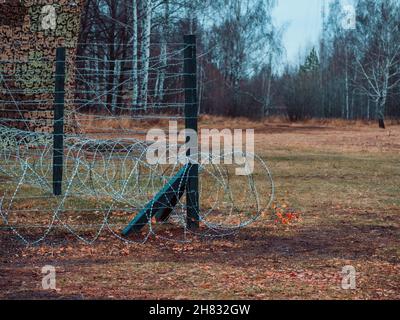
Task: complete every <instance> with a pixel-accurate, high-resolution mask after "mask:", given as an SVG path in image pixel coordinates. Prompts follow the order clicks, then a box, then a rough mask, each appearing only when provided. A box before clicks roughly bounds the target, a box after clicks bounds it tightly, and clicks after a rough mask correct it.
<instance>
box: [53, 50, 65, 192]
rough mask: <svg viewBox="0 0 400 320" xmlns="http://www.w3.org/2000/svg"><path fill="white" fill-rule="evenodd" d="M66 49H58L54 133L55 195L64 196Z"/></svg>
mask: <svg viewBox="0 0 400 320" xmlns="http://www.w3.org/2000/svg"><path fill="white" fill-rule="evenodd" d="M65 58H66V50H65V48H57V52H56V75H55V96H54V123H53V126H54V131H53V142H54V145H53V193H54V195H55V196H59V195H61V194H62V180H63V165H64V105H65Z"/></svg>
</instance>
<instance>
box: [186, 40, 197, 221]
mask: <svg viewBox="0 0 400 320" xmlns="http://www.w3.org/2000/svg"><path fill="white" fill-rule="evenodd" d="M184 44H185V49H184V83H185V127H186V130H191V131H194V132H196V133H197V132H198V124H197V120H198V119H197V117H198V102H197V76H196V73H197V61H196V36H194V35H186V36H184ZM192 138H193V137H192ZM186 139H187V141H188V139H189V137H187V138H186ZM196 145H197V150H195V153H196V154H194V155H193V154H191V152H190V151H188V153H187V156H188V158H189V159H191V164H192V165H191V166H190V169H189V174H188V183H187V186H186V201H187V202H186V205H187V226H188V228H198V227H199V220H200V218H199V191H198V190H199V165H198V140H197V141H196ZM194 158H195V159H194Z"/></svg>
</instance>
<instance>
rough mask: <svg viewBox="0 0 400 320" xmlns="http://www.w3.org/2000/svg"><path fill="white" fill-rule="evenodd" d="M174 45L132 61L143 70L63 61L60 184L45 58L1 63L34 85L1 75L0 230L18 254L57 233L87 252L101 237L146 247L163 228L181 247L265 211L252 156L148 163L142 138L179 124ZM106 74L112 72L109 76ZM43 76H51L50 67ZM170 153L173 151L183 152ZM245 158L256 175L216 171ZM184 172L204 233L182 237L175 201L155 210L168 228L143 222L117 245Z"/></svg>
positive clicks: (91, 60) (179, 204) (262, 183)
mask: <svg viewBox="0 0 400 320" xmlns="http://www.w3.org/2000/svg"><path fill="white" fill-rule="evenodd" d="M101 45H104V44H101ZM177 45H179V46H180V48H179V49H176V48H175V49H174V50H172V51H170V52H169V53H168V54H167V56H164V57H161V56H156V57H150V58H149V59H147V61H145V60H140V61H139V63H147V62H148V63H149V69H148V70H147V71H143V69H142V68H138V70H134V68H132V65H134V64H135V63H138V61H136V60H129V59H121V60H114V61H111V60H108V61H106V62H105V63H104V61H103V60H102V59H100V58H96V57H89V56H85V55H79V56H77V59H76V61H75V62H73V63H72V62H71V61H68V64H67V79H68V80H67V91H66V97H65V103H66V108H65V115H64V118H63V119H62V121H65V123H66V124H67V126H69V125H71V126H72V127H74V129H73V130H66V132H65V133H64V134H63V136H64V177H63V181H54V180H53V153H54V141H53V139H54V134H53V133H52V130H48V129H49V128H48V127H46V126H50V127H51V125H52V124H53V121H54V116H53V113H52V110H53V100H54V96H55V94H56V90H55V89H54V83H53V82H50V83H49V84H47V83H46V84H45V85H44V86H43V85H42V84H43V83H42V82H41V80H43V79H41V78H40V72H39V71H40V65H39V66H38V64H37V63H36V64H35V63H34V62H41V61H46V59H42V58H39V59H37V60H35V59H28V60H27V61H24V62H21V61H20V62H16V61H6V62H4V61H0V66H1V65H2V64H7V63H8V64H11V65H13V64H15V65H18V64H20V63H22V64H27V68H28V70H29V68H33V71H32V70H31V71H32V72H33V74H36V77H38V79H37V83H35V81H33V79H31V77H30V76H29V73H28V76H27V75H25V74H23V73H22V74H21V72H19V73H18V72H15V70H16V69H15V68H5V69H4V68H3V69H2V68H1V67H0V113H1V117H0V182H1V187H0V190H1V191H0V221H2V224H0V230H3V231H11V232H12V233H13V234H14V235H15V236H16V237H17V238H18V239H19V240H21V241H22V242H23V243H24V244H26V245H37V244H39V243H41V242H43V241H46V239H48V238H49V237H50V234H52V233H54V232H55V233H56V234H57V232H60V230H64V232H67V233H68V234H71V235H73V236H74V237H75V238H76V239H78V240H79V241H82V242H84V243H86V244H93V243H94V242H95V241H96V240H98V239H99V237H100V235H101V234H102V233H103V232H109V233H110V234H111V235H113V236H114V237H116V238H118V239H120V240H121V241H124V242H126V243H144V242H146V241H147V240H148V239H149V238H150V237H152V236H157V237H158V238H162V239H164V238H168V237H167V236H166V234H167V233H166V232H164V231H163V230H161V231H160V230H159V229H160V228H161V229H163V228H162V226H163V225H165V224H167V223H168V224H169V223H170V224H172V225H174V226H175V227H177V228H179V229H180V230H182V234H183V236H182V238H181V239H178V238H177V237H175V236H172V238H169V240H171V241H177V242H187V241H190V238H191V236H192V235H195V236H205V237H220V236H226V235H230V234H233V233H235V232H238V231H239V230H240V229H241V228H243V227H246V226H248V225H249V224H251V223H253V222H254V221H256V220H257V219H258V217H259V216H260V215H261V214H262V213H263V212H265V211H266V210H267V209H268V208H269V206H270V204H271V202H272V200H273V196H274V183H273V179H272V175H271V172H270V170H269V168H268V166H267V164H266V163H265V162H264V161H263V160H262V159H261V158H260V157H259V156H257V155H256V154H253V153H250V152H242V151H240V152H234V151H232V152H230V153H226V152H225V153H223V154H215V153H212V154H211V155H210V154H204V153H199V154H198V155H197V158H199V163H197V164H191V159H193V155H192V156H191V157H190V158H189V157H186V156H181V157H180V159H179V160H180V161H176V159H175V158H174V157H173V156H171V155H169V151H167V152H168V154H166V155H164V158H165V160H166V162H165V163H167V164H161V163H157V164H150V163H149V161H148V160H147V155H148V151H149V148H150V145H151V144H150V142H147V141H146V140H144V139H143V135H145V134H146V132H147V131H148V130H149V129H150V128H151V126H156V127H161V126H162V125H165V124H163V123H162V121H165V120H174V121H178V120H183V119H185V115H184V108H185V101H184V92H185V88H184V86H183V77H184V76H185V75H188V74H185V73H184V72H183V64H184V59H183V58H181V59H179V58H177V57H179V56H181V55H182V54H183V50H184V45H182V44H177ZM99 46H100V44H99ZM182 48H183V49H182ZM49 61H50V60H49ZM52 63H53V62H52ZM123 63H125V64H127V65H129V66H130V67H128V70H123V69H121V70H118V68H116V67H115V65H118V64H123ZM152 63H153V64H152ZM30 64H32V65H30ZM81 64H83V66H82V65H81ZM91 64H97V67H95V68H94V67H92V66H91ZM110 65H113V66H114V67H113V68H112V69H109V67H110ZM42 67H43V66H42ZM35 68H39V70H36V69H35ZM129 68H130V69H129ZM134 71H135V72H134ZM35 72H39V74H37V73H35ZM43 72H44V73H49V72H53V67H51V68H49V69H46V71H43ZM135 77H136V78H135ZM144 77H147V78H146V79H144ZM71 78H73V79H74V81H75V84H74V85H73V86H71V85H70V82H69V80H71ZM111 78H112V79H111ZM116 78H118V81H114V80H115V79H116ZM110 80H111V81H110ZM24 81H25V82H24ZM160 82H162V84H161V86H160ZM134 87H136V89H137V90H136V91H137V92H136V93H135V94H134V93H133V91H134V90H133V88H134ZM186 89H188V88H186ZM193 89H194V88H193ZM135 100H136V101H135ZM93 109H94V110H93ZM49 111H50V112H49ZM186 118H187V117H186ZM50 129H51V128H50ZM42 131H44V132H42ZM168 147H169V149H168V150H172V149H173V150H175V149H176V148H180V147H182V144H176V145H174V144H173V143H172V144H171V143H170V144H169V145H168ZM159 156H162V155H159ZM195 156H196V155H195ZM248 157H249V158H252V159H253V158H254V161H255V163H256V167H255V169H254V171H253V173H249V174H247V175H243V176H239V175H237V174H236V173H235V169H237V165H236V166H235V165H232V164H224V160H225V159H230V158H231V159H235V158H240V159H247V158H248ZM184 165H187V166H189V167H190V166H193V165H198V166H199V172H200V180H199V183H200V184H199V197H200V209H199V212H196V213H197V215H198V216H199V220H200V223H201V226H202V227H201V228H200V229H197V230H193V229H191V228H188V225H187V209H188V208H187V204H186V196H183V197H182V198H178V199H176V203H172V202H171V203H168V204H165V206H164V207H162V208H161V209H171V208H174V209H173V210H172V212H171V215H170V218H169V219H168V220H167V221H158V222H157V223H154V221H153V220H154V219H153V217H151V216H148V217H147V219H146V220H147V221H148V223H146V225H145V226H144V229H143V230H144V231H143V232H141V233H139V234H138V235H136V236H135V237H124V236H122V234H121V228H122V227H124V226H126V225H127V223H128V222H129V221H130V220H131V219H132V217H133V216H134V215H135V214H137V213H138V212H140V211H141V210H142V209H143V208H145V206H146V205H148V204H149V201H151V199H152V198H153V197H154V195H155V194H156V193H157V192H158V191H159V190H160V189H161V188H163V187H165V186H168V185H169V183H170V181H171V179H172V178H173V177H174V176H176V174H177V173H178V172H179V171H180V170H181V168H182V166H184ZM188 179H190V177H189V176H188V175H185V177H184V178H182V179H180V181H179V185H178V186H177V187H176V186H172V185H170V187H171V188H173V189H174V192H176V193H179V191H178V190H181V189H182V188H183V186H184V185H186V184H187V182H188ZM54 182H60V183H62V186H63V192H62V195H61V196H54V195H53V183H54ZM150 204H151V202H150ZM153 205H154V203H153V204H151V208H150V209H151V210H150V212H151V211H153V210H152V209H153V207H152V206H153ZM38 230H40V231H41V232H39V231H38ZM89 233H90V236H89V235H87V234H89Z"/></svg>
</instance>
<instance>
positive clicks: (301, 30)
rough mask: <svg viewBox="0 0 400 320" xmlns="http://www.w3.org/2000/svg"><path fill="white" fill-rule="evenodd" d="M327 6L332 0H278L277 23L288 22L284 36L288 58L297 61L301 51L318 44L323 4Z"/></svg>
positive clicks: (292, 61)
mask: <svg viewBox="0 0 400 320" xmlns="http://www.w3.org/2000/svg"><path fill="white" fill-rule="evenodd" d="M323 1H325V5H326V8H328V4H329V2H330V1H331V0H278V5H277V7H276V8H275V11H274V19H275V21H276V23H277V25H282V24H284V23H287V28H286V31H285V34H284V37H283V44H284V46H285V48H286V53H287V59H288V61H289V62H291V63H297V62H298V59H299V53H301V54H302V55H303V54H304V51H305V49H308V48H311V47H312V46H313V45H317V43H318V38H319V35H320V33H321V30H322V19H321V12H322V5H323Z"/></svg>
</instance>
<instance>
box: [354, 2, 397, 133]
mask: <svg viewBox="0 0 400 320" xmlns="http://www.w3.org/2000/svg"><path fill="white" fill-rule="evenodd" d="M358 9H359V12H360V17H359V23H358V26H357V44H356V47H355V49H356V62H357V67H358V72H359V74H360V79H361V80H362V81H360V82H358V83H356V85H357V86H358V87H359V88H360V89H361V90H362V91H363V92H364V93H365V94H366V95H367V96H368V97H369V98H370V99H371V100H372V101H374V102H375V105H376V117H377V119H378V121H379V127H380V128H382V129H384V128H385V121H384V119H385V107H386V103H387V99H388V96H389V95H390V94H393V93H394V92H395V91H398V89H399V84H400V22H399V21H400V5H399V3H398V1H392V0H379V1H376V0H365V1H360V3H359V8H358Z"/></svg>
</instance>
